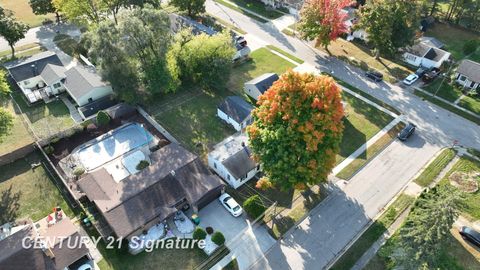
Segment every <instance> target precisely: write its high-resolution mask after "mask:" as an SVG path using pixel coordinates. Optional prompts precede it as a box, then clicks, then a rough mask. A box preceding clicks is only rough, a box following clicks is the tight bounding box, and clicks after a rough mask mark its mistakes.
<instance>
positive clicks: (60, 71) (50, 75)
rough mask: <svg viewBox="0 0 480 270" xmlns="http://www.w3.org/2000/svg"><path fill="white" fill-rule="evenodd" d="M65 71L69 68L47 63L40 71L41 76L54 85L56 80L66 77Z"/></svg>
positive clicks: (47, 82) (48, 83)
mask: <svg viewBox="0 0 480 270" xmlns="http://www.w3.org/2000/svg"><path fill="white" fill-rule="evenodd" d="M65 71H67V69H65V68H64V67H63V66H58V65H53V64H47V65H46V66H45V68H44V69H43V70H42V72H41V73H40V76H42V78H43V80H44V81H45V83H46V84H47V85H52V84H53V83H54V82H56V81H58V80H60V79H62V78H65Z"/></svg>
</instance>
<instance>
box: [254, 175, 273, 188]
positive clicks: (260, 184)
mask: <svg viewBox="0 0 480 270" xmlns="http://www.w3.org/2000/svg"><path fill="white" fill-rule="evenodd" d="M272 187H273V184H272V182H271V181H270V179H268V177H265V176H264V177H262V178H260V179H258V181H257V184H255V188H258V189H260V190H267V189H270V188H272Z"/></svg>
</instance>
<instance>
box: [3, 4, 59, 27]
mask: <svg viewBox="0 0 480 270" xmlns="http://www.w3.org/2000/svg"><path fill="white" fill-rule="evenodd" d="M0 6H2V7H3V8H5V9H9V10H11V11H13V12H14V13H15V17H17V18H18V19H19V20H20V21H23V22H24V23H26V24H28V25H30V26H31V27H35V26H39V25H41V24H42V22H43V21H44V20H45V19H50V20H55V14H53V13H52V14H47V15H35V14H33V12H32V8H31V7H30V5H29V4H28V0H0Z"/></svg>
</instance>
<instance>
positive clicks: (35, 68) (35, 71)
mask: <svg viewBox="0 0 480 270" xmlns="http://www.w3.org/2000/svg"><path fill="white" fill-rule="evenodd" d="M30 67H31V68H32V73H33V76H34V77H35V76H37V75H38V74H37V66H35V64H31V65H30Z"/></svg>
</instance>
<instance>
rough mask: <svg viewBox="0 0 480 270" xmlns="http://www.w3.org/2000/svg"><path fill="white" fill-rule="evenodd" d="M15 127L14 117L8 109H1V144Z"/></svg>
mask: <svg viewBox="0 0 480 270" xmlns="http://www.w3.org/2000/svg"><path fill="white" fill-rule="evenodd" d="M12 126H13V115H12V113H10V112H9V111H7V110H6V109H4V108H2V107H0V142H1V141H2V140H3V137H4V136H5V135H7V134H8V133H9V132H10V129H11V128H12Z"/></svg>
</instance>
